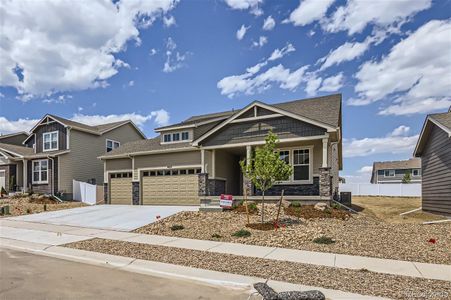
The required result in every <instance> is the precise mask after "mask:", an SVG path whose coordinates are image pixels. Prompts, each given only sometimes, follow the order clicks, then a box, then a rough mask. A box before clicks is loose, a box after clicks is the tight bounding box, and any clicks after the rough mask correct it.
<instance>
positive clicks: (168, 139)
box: [163, 134, 171, 143]
mask: <svg viewBox="0 0 451 300" xmlns="http://www.w3.org/2000/svg"><path fill="white" fill-rule="evenodd" d="M163 140H164V142H165V143H170V142H171V135H170V134H165V135H164V136H163Z"/></svg>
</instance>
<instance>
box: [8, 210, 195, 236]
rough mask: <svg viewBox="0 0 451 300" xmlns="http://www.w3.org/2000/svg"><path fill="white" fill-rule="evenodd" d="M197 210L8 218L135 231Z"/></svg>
mask: <svg viewBox="0 0 451 300" xmlns="http://www.w3.org/2000/svg"><path fill="white" fill-rule="evenodd" d="M198 209H199V208H198V207H197V206H142V205H137V206H132V205H97V206H86V207H77V208H72V209H65V210H59V211H51V212H43V213H39V214H32V215H25V216H18V217H12V218H7V219H11V220H19V221H26V222H37V223H45V224H54V225H69V226H78V227H86V228H98V229H107V230H119V231H132V230H134V229H136V228H139V227H142V226H144V225H147V224H149V223H152V222H155V221H156V217H157V216H160V217H161V218H165V217H168V216H171V215H173V214H176V213H178V212H181V211H197V210H198Z"/></svg>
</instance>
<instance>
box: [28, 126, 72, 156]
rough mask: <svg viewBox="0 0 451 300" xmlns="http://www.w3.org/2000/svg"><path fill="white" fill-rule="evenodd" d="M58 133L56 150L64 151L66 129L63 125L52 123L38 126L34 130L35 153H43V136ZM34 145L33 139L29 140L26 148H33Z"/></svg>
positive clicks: (65, 147)
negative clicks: (48, 133)
mask: <svg viewBox="0 0 451 300" xmlns="http://www.w3.org/2000/svg"><path fill="white" fill-rule="evenodd" d="M53 131H58V150H66V149H67V129H66V127H64V126H63V125H61V124H60V123H58V122H53V123H50V124H45V125H39V126H38V127H37V128H36V129H35V130H34V137H35V138H36V146H35V147H36V153H41V152H43V144H44V137H43V134H44V133H46V132H53ZM34 143H35V141H34V138H30V139H29V140H28V141H27V143H26V146H27V147H31V148H32V147H33V144H34Z"/></svg>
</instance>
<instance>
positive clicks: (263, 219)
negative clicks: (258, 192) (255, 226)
mask: <svg viewBox="0 0 451 300" xmlns="http://www.w3.org/2000/svg"><path fill="white" fill-rule="evenodd" d="M264 222H265V191H262V224H263V223H264Z"/></svg>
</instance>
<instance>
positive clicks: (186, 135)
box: [182, 131, 189, 141]
mask: <svg viewBox="0 0 451 300" xmlns="http://www.w3.org/2000/svg"><path fill="white" fill-rule="evenodd" d="M187 140H189V132H188V131H183V132H182V141H187Z"/></svg>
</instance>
